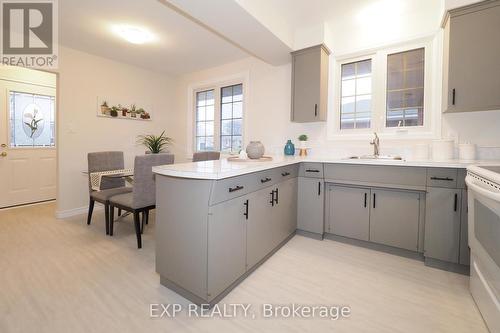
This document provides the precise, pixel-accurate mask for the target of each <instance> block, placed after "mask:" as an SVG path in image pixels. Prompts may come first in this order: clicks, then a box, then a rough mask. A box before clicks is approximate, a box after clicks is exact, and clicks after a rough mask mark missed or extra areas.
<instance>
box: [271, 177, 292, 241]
mask: <svg viewBox="0 0 500 333" xmlns="http://www.w3.org/2000/svg"><path fill="white" fill-rule="evenodd" d="M297 184H298V182H297V178H292V179H288V180H286V181H284V182H282V183H280V184H278V186H277V187H276V189H275V194H274V196H275V198H274V199H275V203H274V207H273V209H272V214H271V217H272V236H273V245H274V246H273V248H274V247H276V246H278V245H279V244H280V243H281V242H283V241H284V240H285V239H286V238H287V237H288V236H290V235H291V234H292V233H294V232H295V230H296V229H297Z"/></svg>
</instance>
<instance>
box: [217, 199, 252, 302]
mask: <svg viewBox="0 0 500 333" xmlns="http://www.w3.org/2000/svg"><path fill="white" fill-rule="evenodd" d="M247 200H248V196H242V197H239V198H236V199H232V200H229V201H225V202H223V203H220V204H217V205H214V206H212V207H210V211H209V216H208V244H207V245H208V251H207V252H208V253H207V254H208V272H207V273H208V276H207V295H208V297H209V298H211V297H214V296H215V295H218V294H220V293H221V292H223V291H224V290H225V289H226V288H227V287H228V286H229V285H231V284H232V283H233V282H235V281H236V280H237V279H238V278H239V277H240V276H241V275H243V274H244V273H245V271H246V254H247V246H246V242H247V225H246V219H245V215H244V214H245V212H246V205H245V204H246V202H247Z"/></svg>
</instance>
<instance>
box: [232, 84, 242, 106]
mask: <svg viewBox="0 0 500 333" xmlns="http://www.w3.org/2000/svg"><path fill="white" fill-rule="evenodd" d="M241 100H243V85H241V84H238V85H235V86H233V102H237V101H241Z"/></svg>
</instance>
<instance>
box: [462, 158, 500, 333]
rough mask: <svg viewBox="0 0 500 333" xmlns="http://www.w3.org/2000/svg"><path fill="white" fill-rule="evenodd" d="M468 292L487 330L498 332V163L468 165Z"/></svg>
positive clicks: (499, 269) (499, 252) (499, 260)
mask: <svg viewBox="0 0 500 333" xmlns="http://www.w3.org/2000/svg"><path fill="white" fill-rule="evenodd" d="M465 181H466V183H467V187H468V198H469V201H468V208H469V213H468V214H469V216H468V217H469V247H470V250H471V268H470V269H471V276H470V285H469V288H470V291H471V294H472V296H473V297H474V300H475V301H476V304H477V306H478V308H479V310H480V311H481V314H482V316H483V318H484V320H485V322H486V324H487V325H488V328H489V330H490V331H491V332H500V165H491V166H483V165H481V166H470V167H468V168H467V177H466V179H465Z"/></svg>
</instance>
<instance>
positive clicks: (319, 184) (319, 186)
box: [318, 182, 321, 195]
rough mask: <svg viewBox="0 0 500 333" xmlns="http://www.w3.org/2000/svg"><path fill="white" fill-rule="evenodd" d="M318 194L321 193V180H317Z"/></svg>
mask: <svg viewBox="0 0 500 333" xmlns="http://www.w3.org/2000/svg"><path fill="white" fill-rule="evenodd" d="M318 195H321V182H318Z"/></svg>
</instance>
